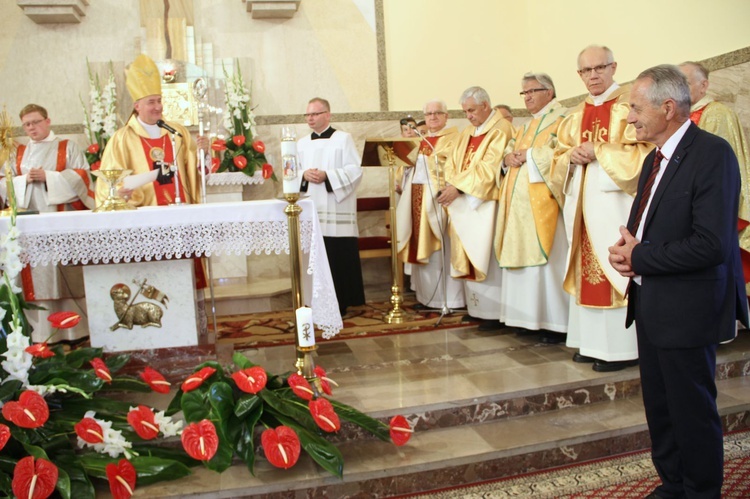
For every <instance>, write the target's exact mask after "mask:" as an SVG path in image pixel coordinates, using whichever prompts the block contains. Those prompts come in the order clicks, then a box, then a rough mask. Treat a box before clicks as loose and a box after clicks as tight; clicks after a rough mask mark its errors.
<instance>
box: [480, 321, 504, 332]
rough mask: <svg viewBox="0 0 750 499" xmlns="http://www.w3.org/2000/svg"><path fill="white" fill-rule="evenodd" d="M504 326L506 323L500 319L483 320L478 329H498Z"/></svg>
mask: <svg viewBox="0 0 750 499" xmlns="http://www.w3.org/2000/svg"><path fill="white" fill-rule="evenodd" d="M504 327H505V324H503V323H502V322H500V321H490V320H486V321H485V320H483V321H482V323H481V324H480V325H479V327H478V328H477V329H479V330H480V331H497V330H499V329H502V328H504Z"/></svg>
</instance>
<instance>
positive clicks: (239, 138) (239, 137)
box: [232, 135, 245, 147]
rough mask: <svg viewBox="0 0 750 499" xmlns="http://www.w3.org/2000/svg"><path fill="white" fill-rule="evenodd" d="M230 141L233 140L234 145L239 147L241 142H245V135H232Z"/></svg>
mask: <svg viewBox="0 0 750 499" xmlns="http://www.w3.org/2000/svg"><path fill="white" fill-rule="evenodd" d="M232 142H234V145H236V146H237V147H240V146H241V145H242V144H244V143H245V136H244V135H235V136H234V137H232Z"/></svg>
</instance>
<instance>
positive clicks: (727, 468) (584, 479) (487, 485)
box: [401, 431, 750, 499]
mask: <svg viewBox="0 0 750 499" xmlns="http://www.w3.org/2000/svg"><path fill="white" fill-rule="evenodd" d="M659 483H660V481H659V478H658V477H657V475H656V470H654V467H653V465H652V464H651V457H650V454H649V452H648V451H644V452H636V453H633V454H627V455H624V456H619V457H611V458H607V459H601V460H597V461H590V462H588V463H583V464H580V465H572V466H566V467H564V468H556V469H553V470H549V471H540V472H536V473H529V474H526V475H519V476H514V477H511V478H505V479H502V480H495V481H490V482H484V483H481V484H476V485H471V486H468V487H461V488H456V489H450V490H442V491H434V492H430V493H426V494H416V495H408V496H401V497H404V498H406V497H409V498H427V497H429V498H431V499H501V498H503V499H504V498H511V497H512V498H523V497H530V498H533V499H551V498H566V499H573V498H576V499H579V498H597V499H599V498H601V499H604V498H607V499H612V498H621V499H626V498H627V499H629V498H636V497H645V496H646V495H648V494H649V493H651V491H653V490H654V488H655V487H656V486H657V485H659ZM722 497H724V498H748V497H750V432H748V431H743V432H737V433H731V434H728V435H725V437H724V488H723V489H722Z"/></svg>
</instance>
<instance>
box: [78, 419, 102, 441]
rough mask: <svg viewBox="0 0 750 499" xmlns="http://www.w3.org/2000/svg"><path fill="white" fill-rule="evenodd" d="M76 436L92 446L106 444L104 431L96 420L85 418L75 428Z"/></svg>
mask: <svg viewBox="0 0 750 499" xmlns="http://www.w3.org/2000/svg"><path fill="white" fill-rule="evenodd" d="M73 429H74V430H75V431H76V435H78V436H79V437H81V439H82V440H84V441H86V442H88V443H90V444H100V443H102V442H104V430H102V427H101V425H100V424H99V423H97V422H96V420H95V419H94V418H83V419H82V420H80V421H79V422H77V423H76V424H75V426H73Z"/></svg>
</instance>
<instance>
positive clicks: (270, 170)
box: [263, 163, 273, 179]
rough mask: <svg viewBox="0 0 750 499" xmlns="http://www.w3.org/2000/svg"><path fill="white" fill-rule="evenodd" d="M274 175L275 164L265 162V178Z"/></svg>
mask: <svg viewBox="0 0 750 499" xmlns="http://www.w3.org/2000/svg"><path fill="white" fill-rule="evenodd" d="M272 176H273V166H271V165H269V164H268V163H263V178H265V179H269V178H271V177H272Z"/></svg>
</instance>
